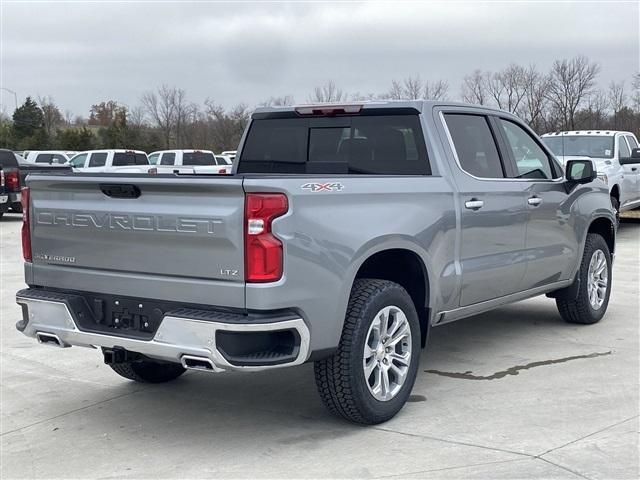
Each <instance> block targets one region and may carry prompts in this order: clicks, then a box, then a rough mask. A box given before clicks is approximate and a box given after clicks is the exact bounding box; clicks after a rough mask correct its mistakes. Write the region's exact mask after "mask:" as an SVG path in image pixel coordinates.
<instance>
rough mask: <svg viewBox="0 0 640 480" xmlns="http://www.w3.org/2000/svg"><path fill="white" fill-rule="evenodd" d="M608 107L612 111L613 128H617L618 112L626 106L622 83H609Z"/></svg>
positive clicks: (625, 94)
mask: <svg viewBox="0 0 640 480" xmlns="http://www.w3.org/2000/svg"><path fill="white" fill-rule="evenodd" d="M607 95H608V97H609V106H610V108H611V110H612V111H613V128H616V129H617V128H619V125H618V123H619V117H620V112H621V111H622V109H623V108H626V106H627V93H626V92H625V90H624V81H622V82H611V83H610V84H609V92H608V94H607Z"/></svg>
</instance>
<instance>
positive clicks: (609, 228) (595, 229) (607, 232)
mask: <svg viewBox="0 0 640 480" xmlns="http://www.w3.org/2000/svg"><path fill="white" fill-rule="evenodd" d="M590 233H597V234H598V235H601V236H602V237H603V238H604V240H605V242H607V246H608V247H609V253H610V254H611V255H612V256H613V254H614V253H615V248H616V229H615V226H614V224H613V222H612V221H611V219H609V218H607V217H596V218H594V219H593V220H592V221H591V223H590V224H589V228H587V232H586V234H585V236H584V239H583V241H582V252H583V255H584V248H585V243H586V241H587V235H589V234H590ZM580 258H582V257H580Z"/></svg>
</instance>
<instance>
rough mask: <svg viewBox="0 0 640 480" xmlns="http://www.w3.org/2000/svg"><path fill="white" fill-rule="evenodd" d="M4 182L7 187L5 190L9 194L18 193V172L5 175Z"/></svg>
mask: <svg viewBox="0 0 640 480" xmlns="http://www.w3.org/2000/svg"><path fill="white" fill-rule="evenodd" d="M4 182H5V184H6V186H7V190H9V191H11V192H18V191H20V176H19V175H18V172H9V173H5V175H4Z"/></svg>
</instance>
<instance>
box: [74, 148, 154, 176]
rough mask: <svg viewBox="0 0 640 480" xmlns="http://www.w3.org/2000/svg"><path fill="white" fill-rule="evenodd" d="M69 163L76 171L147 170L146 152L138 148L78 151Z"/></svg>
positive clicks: (132, 171) (133, 171) (143, 171)
mask: <svg viewBox="0 0 640 480" xmlns="http://www.w3.org/2000/svg"><path fill="white" fill-rule="evenodd" d="M69 164H70V165H71V166H72V167H73V169H74V170H75V171H78V172H111V171H118V172H120V171H126V172H130V173H135V172H140V173H147V172H148V171H149V159H148V158H147V154H146V153H144V152H142V151H140V150H90V151H88V152H80V153H78V154H77V155H75V156H74V157H73V158H72V159H71V160H70V161H69Z"/></svg>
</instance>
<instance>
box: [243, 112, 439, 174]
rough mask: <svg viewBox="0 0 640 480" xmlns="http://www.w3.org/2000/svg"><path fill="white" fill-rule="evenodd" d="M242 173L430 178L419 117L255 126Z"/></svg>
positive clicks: (345, 118) (284, 121)
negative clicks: (420, 176)
mask: <svg viewBox="0 0 640 480" xmlns="http://www.w3.org/2000/svg"><path fill="white" fill-rule="evenodd" d="M238 170H239V173H269V172H273V173H315V174H369V175H429V174H430V173H431V170H430V167H429V162H428V158H427V151H426V146H425V143H424V137H423V134H422V128H421V126H420V118H419V116H418V115H417V114H416V115H363V116H341V117H322V118H296V119H288V118H287V119H259V120H254V121H253V122H252V124H251V128H250V130H249V133H248V135H247V140H246V142H245V145H244V148H243V151H242V157H241V158H240V164H239V166H238Z"/></svg>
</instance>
